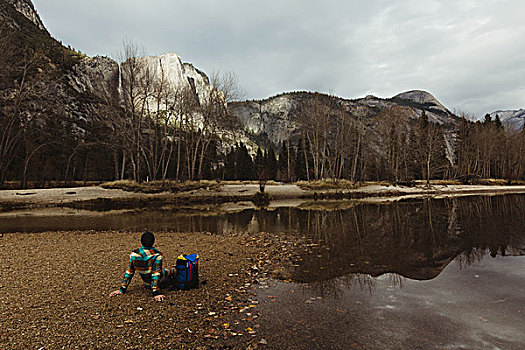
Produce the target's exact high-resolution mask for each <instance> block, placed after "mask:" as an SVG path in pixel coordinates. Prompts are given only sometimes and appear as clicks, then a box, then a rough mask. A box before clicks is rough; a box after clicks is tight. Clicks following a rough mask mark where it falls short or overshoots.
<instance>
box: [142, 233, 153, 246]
mask: <svg viewBox="0 0 525 350" xmlns="http://www.w3.org/2000/svg"><path fill="white" fill-rule="evenodd" d="M140 243H142V246H144V247H153V244H155V235H154V234H153V233H151V232H149V231H146V232H144V233H143V234H142V237H140Z"/></svg>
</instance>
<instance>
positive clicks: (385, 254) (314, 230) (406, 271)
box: [259, 195, 525, 282]
mask: <svg viewBox="0 0 525 350" xmlns="http://www.w3.org/2000/svg"><path fill="white" fill-rule="evenodd" d="M259 215H263V216H266V217H265V218H264V220H259V222H260V223H261V224H262V227H261V229H263V230H264V229H265V228H270V227H267V226H266V224H268V225H269V226H275V223H273V222H272V221H280V225H283V224H284V223H288V229H290V230H295V231H297V232H301V233H302V234H305V235H306V236H307V237H308V238H309V239H311V240H313V241H314V242H315V243H317V244H316V245H312V246H311V247H309V248H308V249H306V250H304V251H303V252H301V253H299V256H297V257H296V259H295V261H294V262H293V265H294V267H293V268H292V270H291V279H292V280H294V281H297V282H320V281H326V280H331V279H334V278H336V277H340V276H346V275H348V274H368V275H371V276H374V277H375V276H380V275H383V274H394V275H395V274H399V275H401V276H404V277H407V278H410V279H416V280H428V279H432V278H435V277H436V276H438V275H439V274H440V273H441V271H443V269H444V268H445V267H446V266H447V265H448V264H449V263H450V262H451V261H452V260H454V259H456V258H457V261H458V263H459V266H460V267H464V266H468V265H469V264H472V263H475V262H478V261H480V260H481V258H482V257H483V256H484V255H485V254H486V252H489V253H490V254H491V255H492V256H493V257H495V256H496V255H522V254H525V250H524V248H525V245H524V243H525V226H524V222H525V196H522V195H521V196H520V195H509V196H494V197H463V198H454V199H440V200H433V199H423V200H410V201H402V202H394V203H390V204H378V205H359V206H354V207H352V208H349V209H335V210H330V211H327V210H299V209H293V208H281V209H279V210H277V211H276V212H274V213H271V212H266V213H264V212H261V213H259ZM271 218H273V219H271Z"/></svg>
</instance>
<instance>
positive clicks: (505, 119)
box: [490, 109, 525, 130]
mask: <svg viewBox="0 0 525 350" xmlns="http://www.w3.org/2000/svg"><path fill="white" fill-rule="evenodd" d="M496 115H497V116H499V119H500V120H501V122H502V123H503V125H505V127H507V128H509V129H512V130H521V129H523V127H524V126H525V109H519V110H507V111H495V112H492V113H490V117H491V118H492V119H493V120H494V119H496Z"/></svg>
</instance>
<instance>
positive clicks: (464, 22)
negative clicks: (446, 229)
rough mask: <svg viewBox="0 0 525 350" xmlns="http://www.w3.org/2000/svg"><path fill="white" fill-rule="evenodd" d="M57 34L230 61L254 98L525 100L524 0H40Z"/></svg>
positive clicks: (212, 62) (453, 102)
mask: <svg viewBox="0 0 525 350" xmlns="http://www.w3.org/2000/svg"><path fill="white" fill-rule="evenodd" d="M33 3H34V4H35V7H36V8H37V10H38V12H39V14H40V17H41V18H42V21H43V22H44V24H45V25H46V27H47V28H48V30H49V31H50V32H51V34H52V35H53V36H54V37H55V38H57V39H59V40H61V41H62V42H63V43H64V44H65V45H68V44H69V45H71V46H72V47H74V48H76V49H80V50H81V51H82V52H85V53H87V54H88V55H91V56H94V55H107V56H111V57H115V55H116V53H117V52H118V51H119V50H120V48H121V47H122V41H123V38H125V37H128V38H130V39H133V40H134V41H136V42H137V43H140V44H142V45H143V46H144V47H145V49H146V51H147V52H148V54H152V55H157V54H161V53H165V52H176V53H178V54H179V55H180V56H181V57H182V60H183V61H185V62H191V63H193V64H194V65H195V66H196V67H197V68H199V69H201V70H203V71H204V72H206V73H211V72H212V71H214V70H220V71H234V72H235V73H236V74H237V76H238V78H239V82H240V84H241V86H242V87H243V89H244V90H245V91H246V95H247V98H253V99H262V98H266V97H270V96H272V95H275V94H277V93H280V92H284V91H294V90H311V91H321V92H330V93H333V94H336V95H339V96H342V97H346V98H357V97H364V96H365V95H368V94H373V95H376V96H379V97H391V96H393V95H396V94H397V93H400V92H403V91H406V90H412V89H421V90H427V91H429V92H431V93H432V94H433V95H434V96H436V98H438V99H439V100H440V101H441V102H442V103H443V104H444V105H445V106H447V107H448V108H449V109H450V110H452V111H454V110H455V111H466V112H470V113H472V114H474V115H482V114H484V113H486V112H492V111H495V110H498V109H519V108H525V20H524V17H523V15H524V14H525V1H523V0H461V1H460V0H442V1H438V0H434V1H430V0H396V1H392V0H370V1H361V0H322V1H314V0H264V1H262V0H261V1H256V0H185V1H180V0H150V1H145V0H90V1H85V0H33Z"/></svg>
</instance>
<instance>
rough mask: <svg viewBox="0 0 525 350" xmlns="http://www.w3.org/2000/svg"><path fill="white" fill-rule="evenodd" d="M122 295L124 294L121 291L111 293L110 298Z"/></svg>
mask: <svg viewBox="0 0 525 350" xmlns="http://www.w3.org/2000/svg"><path fill="white" fill-rule="evenodd" d="M121 294H122V292H121V291H120V290H116V291H114V292H111V293H109V296H110V297H114V296H116V295H121Z"/></svg>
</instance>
